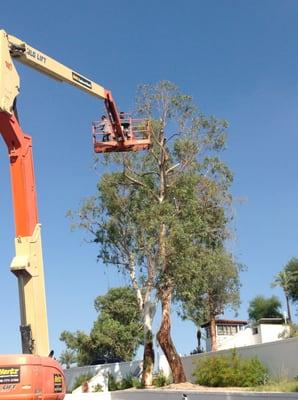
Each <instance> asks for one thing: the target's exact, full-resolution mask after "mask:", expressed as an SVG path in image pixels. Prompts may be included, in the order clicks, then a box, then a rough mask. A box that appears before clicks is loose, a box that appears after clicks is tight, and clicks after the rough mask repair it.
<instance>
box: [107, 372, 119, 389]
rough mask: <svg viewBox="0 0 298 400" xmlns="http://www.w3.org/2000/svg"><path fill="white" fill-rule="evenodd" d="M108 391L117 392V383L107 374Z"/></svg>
mask: <svg viewBox="0 0 298 400" xmlns="http://www.w3.org/2000/svg"><path fill="white" fill-rule="evenodd" d="M108 390H109V392H114V391H115V390H119V389H118V384H117V381H116V379H115V378H114V376H113V375H112V374H109V376H108Z"/></svg>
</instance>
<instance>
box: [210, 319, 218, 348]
mask: <svg viewBox="0 0 298 400" xmlns="http://www.w3.org/2000/svg"><path fill="white" fill-rule="evenodd" d="M210 341H211V351H216V350H217V343H216V322H215V317H214V316H212V317H211V318H210Z"/></svg>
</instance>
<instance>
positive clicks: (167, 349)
mask: <svg viewBox="0 0 298 400" xmlns="http://www.w3.org/2000/svg"><path fill="white" fill-rule="evenodd" d="M159 297H160V300H161V308H162V319H161V324H160V328H159V331H158V333H157V340H158V343H159V344H160V347H161V348H162V350H163V352H164V354H165V356H166V358H167V361H168V363H169V365H170V368H171V371H172V375H173V381H174V383H182V382H186V377H185V373H184V369H183V365H182V362H181V358H180V356H179V354H178V353H177V350H176V348H175V346H174V343H173V341H172V339H171V317H170V310H171V297H172V288H171V287H167V288H165V287H164V288H163V290H162V291H160V296H159Z"/></svg>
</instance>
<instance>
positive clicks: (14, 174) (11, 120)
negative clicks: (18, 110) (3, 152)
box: [0, 112, 38, 236]
mask: <svg viewBox="0 0 298 400" xmlns="http://www.w3.org/2000/svg"><path fill="white" fill-rule="evenodd" d="M0 132H1V134H2V136H3V139H4V141H5V143H6V145H7V148H8V154H9V160H10V173H11V183H12V193H13V203H14V216H15V226H16V236H32V234H33V231H34V228H35V226H36V224H37V223H38V214H37V201H36V189H35V177H34V167H33V157H32V139H31V137H30V136H28V135H26V134H25V133H24V132H23V131H22V129H21V127H20V125H19V123H18V121H17V119H16V117H15V116H10V115H9V114H7V113H4V112H0Z"/></svg>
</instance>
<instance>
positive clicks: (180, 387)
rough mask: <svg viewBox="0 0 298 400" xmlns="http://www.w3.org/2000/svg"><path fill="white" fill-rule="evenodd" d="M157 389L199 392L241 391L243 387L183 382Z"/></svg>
mask: <svg viewBox="0 0 298 400" xmlns="http://www.w3.org/2000/svg"><path fill="white" fill-rule="evenodd" d="M156 389H158V390H163V389H165V390H180V391H183V390H185V391H188V390H196V391H200V392H241V391H242V392H243V391H245V389H244V388H239V387H224V388H215V387H207V386H201V385H195V384H194V383H190V382H184V383H172V384H170V385H167V386H163V387H161V388H156Z"/></svg>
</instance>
